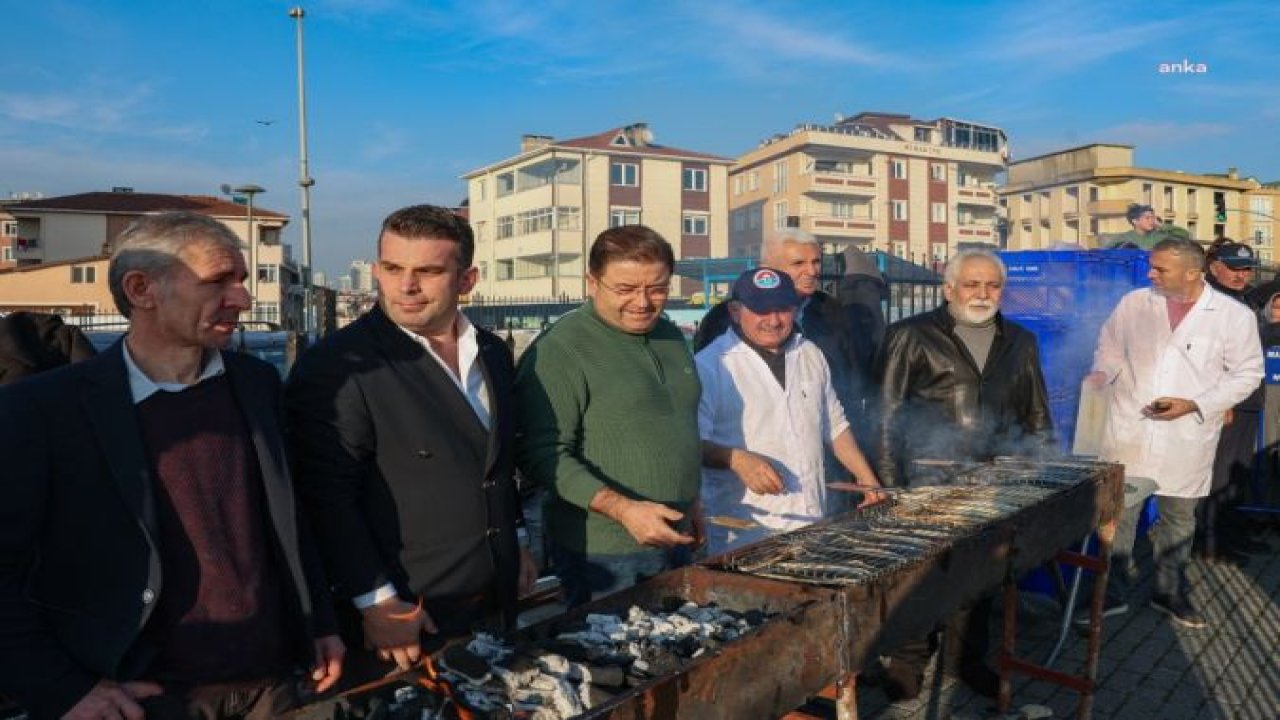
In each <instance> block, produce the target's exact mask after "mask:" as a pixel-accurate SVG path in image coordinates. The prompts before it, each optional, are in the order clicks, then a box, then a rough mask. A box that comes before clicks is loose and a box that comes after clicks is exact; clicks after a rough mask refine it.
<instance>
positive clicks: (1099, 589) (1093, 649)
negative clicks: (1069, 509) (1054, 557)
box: [1076, 519, 1116, 720]
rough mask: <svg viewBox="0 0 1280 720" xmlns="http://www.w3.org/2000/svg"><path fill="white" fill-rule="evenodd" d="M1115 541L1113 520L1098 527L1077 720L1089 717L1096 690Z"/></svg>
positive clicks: (1087, 719)
mask: <svg viewBox="0 0 1280 720" xmlns="http://www.w3.org/2000/svg"><path fill="white" fill-rule="evenodd" d="M1115 539H1116V521H1115V520H1114V519H1113V520H1110V521H1108V522H1105V523H1103V524H1102V525H1100V526H1098V561H1099V564H1100V565H1101V566H1102V570H1101V572H1099V573H1097V577H1095V578H1094V582H1093V597H1092V598H1091V600H1092V602H1091V603H1090V608H1089V641H1088V645H1087V650H1086V653H1085V661H1084V676H1085V678H1086V679H1087V680H1088V687H1087V689H1086V690H1084V691H1083V692H1081V693H1080V704H1079V705H1078V706H1077V708H1076V717H1077V718H1079V720H1089V718H1091V717H1093V693H1094V690H1095V689H1096V688H1097V681H1098V657H1099V655H1100V653H1101V651H1102V608H1103V605H1104V604H1105V602H1106V593H1107V580H1108V579H1109V577H1110V575H1111V544H1112V543H1113V542H1114V541H1115Z"/></svg>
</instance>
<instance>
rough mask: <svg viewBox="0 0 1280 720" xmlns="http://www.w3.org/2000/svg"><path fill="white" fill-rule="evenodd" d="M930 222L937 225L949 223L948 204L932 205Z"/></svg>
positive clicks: (930, 207)
mask: <svg viewBox="0 0 1280 720" xmlns="http://www.w3.org/2000/svg"><path fill="white" fill-rule="evenodd" d="M929 220H930V221H932V222H936V223H944V222H946V221H947V204H946V203H940V202H936V203H932V204H930V205H929Z"/></svg>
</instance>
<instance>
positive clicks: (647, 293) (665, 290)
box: [596, 278, 671, 300]
mask: <svg viewBox="0 0 1280 720" xmlns="http://www.w3.org/2000/svg"><path fill="white" fill-rule="evenodd" d="M596 283H597V284H599V285H600V287H602V288H604V289H605V290H608V291H609V292H611V293H613V294H614V295H617V296H618V297H620V298H632V297H639V296H641V295H643V296H644V297H645V298H646V299H649V300H666V299H667V297H668V296H670V295H671V283H670V282H665V283H663V284H661V285H649V286H648V287H644V286H640V287H637V286H634V285H610V284H609V283H607V282H605V281H604V280H601V279H600V278H596Z"/></svg>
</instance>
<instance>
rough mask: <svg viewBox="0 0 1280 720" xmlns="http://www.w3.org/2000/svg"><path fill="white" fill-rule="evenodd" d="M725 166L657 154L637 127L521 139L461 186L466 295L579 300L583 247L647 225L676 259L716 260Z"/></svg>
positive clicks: (687, 155) (723, 246) (702, 156)
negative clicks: (468, 259) (471, 236)
mask: <svg viewBox="0 0 1280 720" xmlns="http://www.w3.org/2000/svg"><path fill="white" fill-rule="evenodd" d="M731 162H732V161H731V160H729V159H728V158H722V157H718V156H715V155H710V154H707V153H702V152H695V151H692V150H682V149H680V148H676V147H670V146H667V145H659V144H658V143H656V142H654V139H653V133H652V132H651V131H650V130H649V127H648V126H647V125H646V124H644V123H636V124H633V125H628V126H626V127H620V128H614V129H612V130H606V131H605V132H602V133H598V134H596V135H588V136H586V137H579V138H573V139H569V140H555V139H553V138H551V137H548V136H545V135H525V136H524V137H523V139H522V140H521V143H520V153H519V154H518V155H515V156H512V157H509V158H506V159H504V160H500V161H498V162H496V163H494V164H492V165H488V166H485V167H482V168H479V169H476V170H473V171H471V172H469V173H467V174H466V175H464V176H463V178H464V179H465V180H466V182H467V200H468V203H467V205H468V208H469V210H470V220H471V225H472V227H473V228H474V229H475V233H476V265H477V266H478V268H479V270H480V281H479V284H478V285H477V287H476V289H475V292H474V295H475V296H477V297H489V298H502V297H548V296H557V297H558V296H564V297H567V298H570V299H577V298H581V297H582V296H583V295H584V293H585V292H586V270H587V253H588V251H589V250H590V248H591V243H592V241H594V240H595V237H596V235H598V234H600V233H601V232H602V231H604V230H605V229H607V228H610V227H616V226H618V225H629V224H636V223H641V224H644V225H648V226H649V227H651V228H653V229H654V230H656V231H657V232H658V233H660V234H661V235H662V236H663V237H665V238H666V239H667V240H668V241H670V243H671V245H672V247H673V248H674V249H675V253H676V258H677V259H687V258H706V257H722V256H724V255H725V253H726V251H727V250H728V231H727V206H726V197H727V172H728V167H729V165H730V164H731ZM699 286H700V284H699V283H695V282H692V281H689V280H682V281H680V282H678V283H677V284H676V285H675V287H674V289H675V292H676V293H678V294H684V295H687V294H689V293H692V292H695V291H696V290H697V289H698V287H699Z"/></svg>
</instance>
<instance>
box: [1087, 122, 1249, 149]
mask: <svg viewBox="0 0 1280 720" xmlns="http://www.w3.org/2000/svg"><path fill="white" fill-rule="evenodd" d="M1235 130H1236V128H1235V127H1234V126H1232V125H1229V124H1227V123H1215V122H1191V123H1176V122H1130V123H1124V124H1121V125H1113V126H1111V127H1105V128H1101V129H1099V130H1095V131H1093V132H1092V133H1090V134H1091V135H1092V137H1093V139H1094V141H1095V142H1112V143H1122V144H1125V145H1136V146H1138V147H1150V146H1159V145H1182V144H1184V143H1191V142H1196V141H1199V140H1204V139H1206V138H1210V137H1216V136H1219V135H1228V134H1230V133H1232V132H1235Z"/></svg>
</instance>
